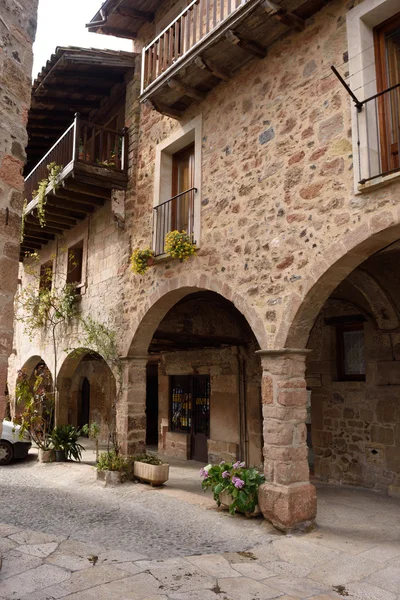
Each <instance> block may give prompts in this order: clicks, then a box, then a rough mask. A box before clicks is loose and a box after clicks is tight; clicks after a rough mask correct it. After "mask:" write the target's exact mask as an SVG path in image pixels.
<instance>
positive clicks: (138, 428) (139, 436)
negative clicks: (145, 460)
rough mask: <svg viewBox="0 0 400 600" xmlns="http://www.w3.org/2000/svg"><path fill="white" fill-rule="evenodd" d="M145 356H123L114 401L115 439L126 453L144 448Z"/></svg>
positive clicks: (129, 454)
mask: <svg viewBox="0 0 400 600" xmlns="http://www.w3.org/2000/svg"><path fill="white" fill-rule="evenodd" d="M147 362H148V357H147V356H140V357H129V356H128V357H126V358H124V359H122V391H121V397H120V398H119V400H118V402H117V413H116V421H117V438H118V443H119V445H120V449H121V452H122V453H123V454H125V455H126V456H133V455H134V454H140V453H142V452H145V450H146V366H147Z"/></svg>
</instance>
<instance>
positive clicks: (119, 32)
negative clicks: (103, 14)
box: [99, 26, 137, 40]
mask: <svg viewBox="0 0 400 600" xmlns="http://www.w3.org/2000/svg"><path fill="white" fill-rule="evenodd" d="M99 32H100V33H104V34H105V35H115V36H116V37H121V38H127V39H128V40H134V39H136V37H137V34H136V33H134V32H133V31H127V30H126V29H120V28H119V27H108V26H103V27H100V30H99Z"/></svg>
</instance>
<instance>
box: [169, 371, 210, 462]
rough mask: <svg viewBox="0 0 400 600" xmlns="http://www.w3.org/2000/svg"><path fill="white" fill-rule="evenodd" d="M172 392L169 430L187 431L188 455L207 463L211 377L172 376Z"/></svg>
mask: <svg viewBox="0 0 400 600" xmlns="http://www.w3.org/2000/svg"><path fill="white" fill-rule="evenodd" d="M171 392H172V394H171V431H176V432H182V433H190V435H191V444H190V445H191V458H192V459H193V460H198V461H200V462H207V460H208V449H207V440H208V438H209V437H210V377H209V376H208V375H190V376H175V377H172V381H171Z"/></svg>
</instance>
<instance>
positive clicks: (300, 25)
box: [261, 0, 305, 31]
mask: <svg viewBox="0 0 400 600" xmlns="http://www.w3.org/2000/svg"><path fill="white" fill-rule="evenodd" d="M261 6H262V7H263V9H264V10H265V12H266V13H268V14H269V15H270V16H271V17H274V18H275V19H277V20H278V21H280V22H281V23H283V25H286V26H287V27H292V28H294V29H296V31H303V29H304V28H305V22H304V21H303V19H300V17H298V16H297V15H295V14H293V13H292V12H290V11H289V10H286V8H282V6H279V5H278V4H275V2H272V1H271V0H264V2H263V3H262V4H261Z"/></svg>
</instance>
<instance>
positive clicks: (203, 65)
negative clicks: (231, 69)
mask: <svg viewBox="0 0 400 600" xmlns="http://www.w3.org/2000/svg"><path fill="white" fill-rule="evenodd" d="M194 63H195V65H196V66H197V67H199V68H200V69H203V70H205V71H209V72H210V73H211V74H212V75H214V77H217V78H218V79H222V81H228V80H229V79H230V78H231V75H230V74H229V73H227V72H226V71H223V70H222V69H219V68H218V67H216V66H215V65H213V64H212V63H211V62H210V61H209V60H205V59H204V58H202V57H201V56H198V57H197V58H195V60H194Z"/></svg>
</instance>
